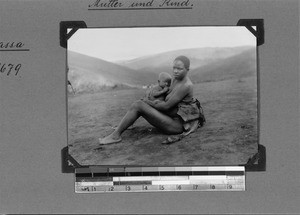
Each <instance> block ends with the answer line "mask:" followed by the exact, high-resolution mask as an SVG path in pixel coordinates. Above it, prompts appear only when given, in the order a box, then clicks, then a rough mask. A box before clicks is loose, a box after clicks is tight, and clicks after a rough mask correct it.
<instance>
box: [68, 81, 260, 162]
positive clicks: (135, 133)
mask: <svg viewBox="0 0 300 215" xmlns="http://www.w3.org/2000/svg"><path fill="white" fill-rule="evenodd" d="M256 89H257V88H256V77H248V78H241V79H236V80H226V81H219V82H209V83H201V84H196V85H194V94H195V97H196V98H198V99H199V100H200V102H201V105H202V106H203V109H204V113H205V117H206V120H207V122H206V124H205V125H204V127H202V128H199V129H198V130H197V131H196V132H195V133H192V134H190V135H189V136H187V137H186V138H183V139H182V140H181V141H179V142H176V143H174V144H172V145H167V146H166V145H162V144H161V142H162V141H163V140H165V139H166V138H167V135H164V134H162V133H160V132H159V131H158V130H157V129H155V128H153V127H152V126H151V125H150V124H148V123H147V122H146V121H145V120H144V119H142V118H140V119H138V120H137V121H136V123H135V124H134V125H133V126H131V127H130V128H129V129H128V130H126V131H125V132H124V133H123V135H122V138H123V141H122V142H121V143H118V144H112V145H105V146H100V145H99V143H98V138H102V137H104V136H106V135H108V134H110V133H111V132H112V131H113V128H114V127H115V126H117V124H118V123H119V122H120V120H121V119H122V117H123V116H124V114H125V113H126V111H127V109H128V107H129V106H130V105H131V104H132V103H133V102H134V101H135V100H137V99H140V98H141V97H142V96H143V95H144V92H145V90H142V89H126V90H115V91H109V92H102V93H94V94H81V95H71V94H70V95H69V98H68V127H69V128H68V130H69V153H70V155H71V156H73V157H74V158H75V160H76V161H77V162H79V163H80V164H82V165H141V166H151V165H175V166H178V165H237V164H245V163H246V162H247V161H248V159H249V158H250V157H251V156H253V155H254V154H255V153H256V152H257V146H258V145H257V143H258V133H257V92H256Z"/></svg>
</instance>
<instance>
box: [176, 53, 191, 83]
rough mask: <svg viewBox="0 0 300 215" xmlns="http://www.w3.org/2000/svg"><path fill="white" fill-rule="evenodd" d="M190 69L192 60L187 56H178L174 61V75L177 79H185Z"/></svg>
mask: <svg viewBox="0 0 300 215" xmlns="http://www.w3.org/2000/svg"><path fill="white" fill-rule="evenodd" d="M189 69H190V60H189V59H188V58H187V57H186V56H178V57H177V58H175V60H174V62H173V75H174V78H175V79H179V80H181V79H183V78H184V77H185V76H186V74H187V72H188V71H189Z"/></svg>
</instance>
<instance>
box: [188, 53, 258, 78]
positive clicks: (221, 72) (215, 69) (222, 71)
mask: <svg viewBox="0 0 300 215" xmlns="http://www.w3.org/2000/svg"><path fill="white" fill-rule="evenodd" d="M256 71H257V69H256V51H255V49H250V50H247V51H244V52H242V53H241V54H238V55H235V56H232V57H229V58H227V59H224V60H219V61H215V62H214V63H212V64H208V65H205V66H202V67H198V68H196V69H193V70H191V71H190V74H189V76H190V78H191V80H192V81H193V83H200V82H212V81H221V80H230V79H241V78H245V77H251V76H255V75H256Z"/></svg>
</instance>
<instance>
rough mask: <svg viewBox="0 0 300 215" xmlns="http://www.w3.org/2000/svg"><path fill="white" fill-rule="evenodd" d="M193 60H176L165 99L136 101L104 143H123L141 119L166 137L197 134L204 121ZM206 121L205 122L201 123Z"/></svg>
mask: <svg viewBox="0 0 300 215" xmlns="http://www.w3.org/2000/svg"><path fill="white" fill-rule="evenodd" d="M189 68H190V60H189V59H188V58H187V57H185V56H179V57H177V58H175V60H174V62H173V77H172V82H171V85H170V87H169V90H168V92H167V93H166V97H165V100H155V101H153V100H149V99H148V98H147V97H146V98H143V99H141V100H137V101H135V102H134V103H133V104H132V105H131V107H130V108H129V110H128V111H127V113H126V114H125V116H124V117H123V119H122V120H121V122H120V123H119V125H118V127H117V128H116V129H115V130H114V131H113V133H111V134H110V135H108V136H106V137H105V138H103V139H101V138H100V139H99V142H100V144H102V145H105V144H111V143H117V142H120V141H122V138H121V135H122V133H123V132H124V131H125V130H126V129H127V128H128V127H129V126H131V125H132V124H133V123H134V122H135V121H136V120H137V119H138V118H139V117H143V118H144V119H145V120H147V121H148V122H149V123H150V124H151V125H153V126H154V127H156V128H157V129H159V130H160V131H161V132H163V133H165V134H184V135H188V134H189V133H191V132H193V131H195V130H196V129H197V127H198V125H199V123H201V124H202V123H203V119H201V116H202V113H201V106H200V103H199V101H198V100H196V99H194V97H193V83H192V82H191V80H190V79H189V77H188V71H189ZM201 120H202V122H201Z"/></svg>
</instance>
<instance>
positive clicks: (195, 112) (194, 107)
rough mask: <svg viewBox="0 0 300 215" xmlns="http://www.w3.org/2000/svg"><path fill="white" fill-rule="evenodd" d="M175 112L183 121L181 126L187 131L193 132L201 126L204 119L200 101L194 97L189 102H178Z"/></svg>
mask: <svg viewBox="0 0 300 215" xmlns="http://www.w3.org/2000/svg"><path fill="white" fill-rule="evenodd" d="M177 114H178V115H179V116H180V117H181V118H182V120H183V121H184V123H183V127H184V129H185V131H187V132H188V133H191V132H193V131H194V130H195V129H196V128H197V127H198V126H199V125H200V126H202V125H203V123H204V121H205V119H204V115H203V110H202V108H201V105H200V102H199V101H198V100H197V99H195V98H193V100H192V101H190V102H184V101H182V102H180V103H179V104H178V111H177Z"/></svg>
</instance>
